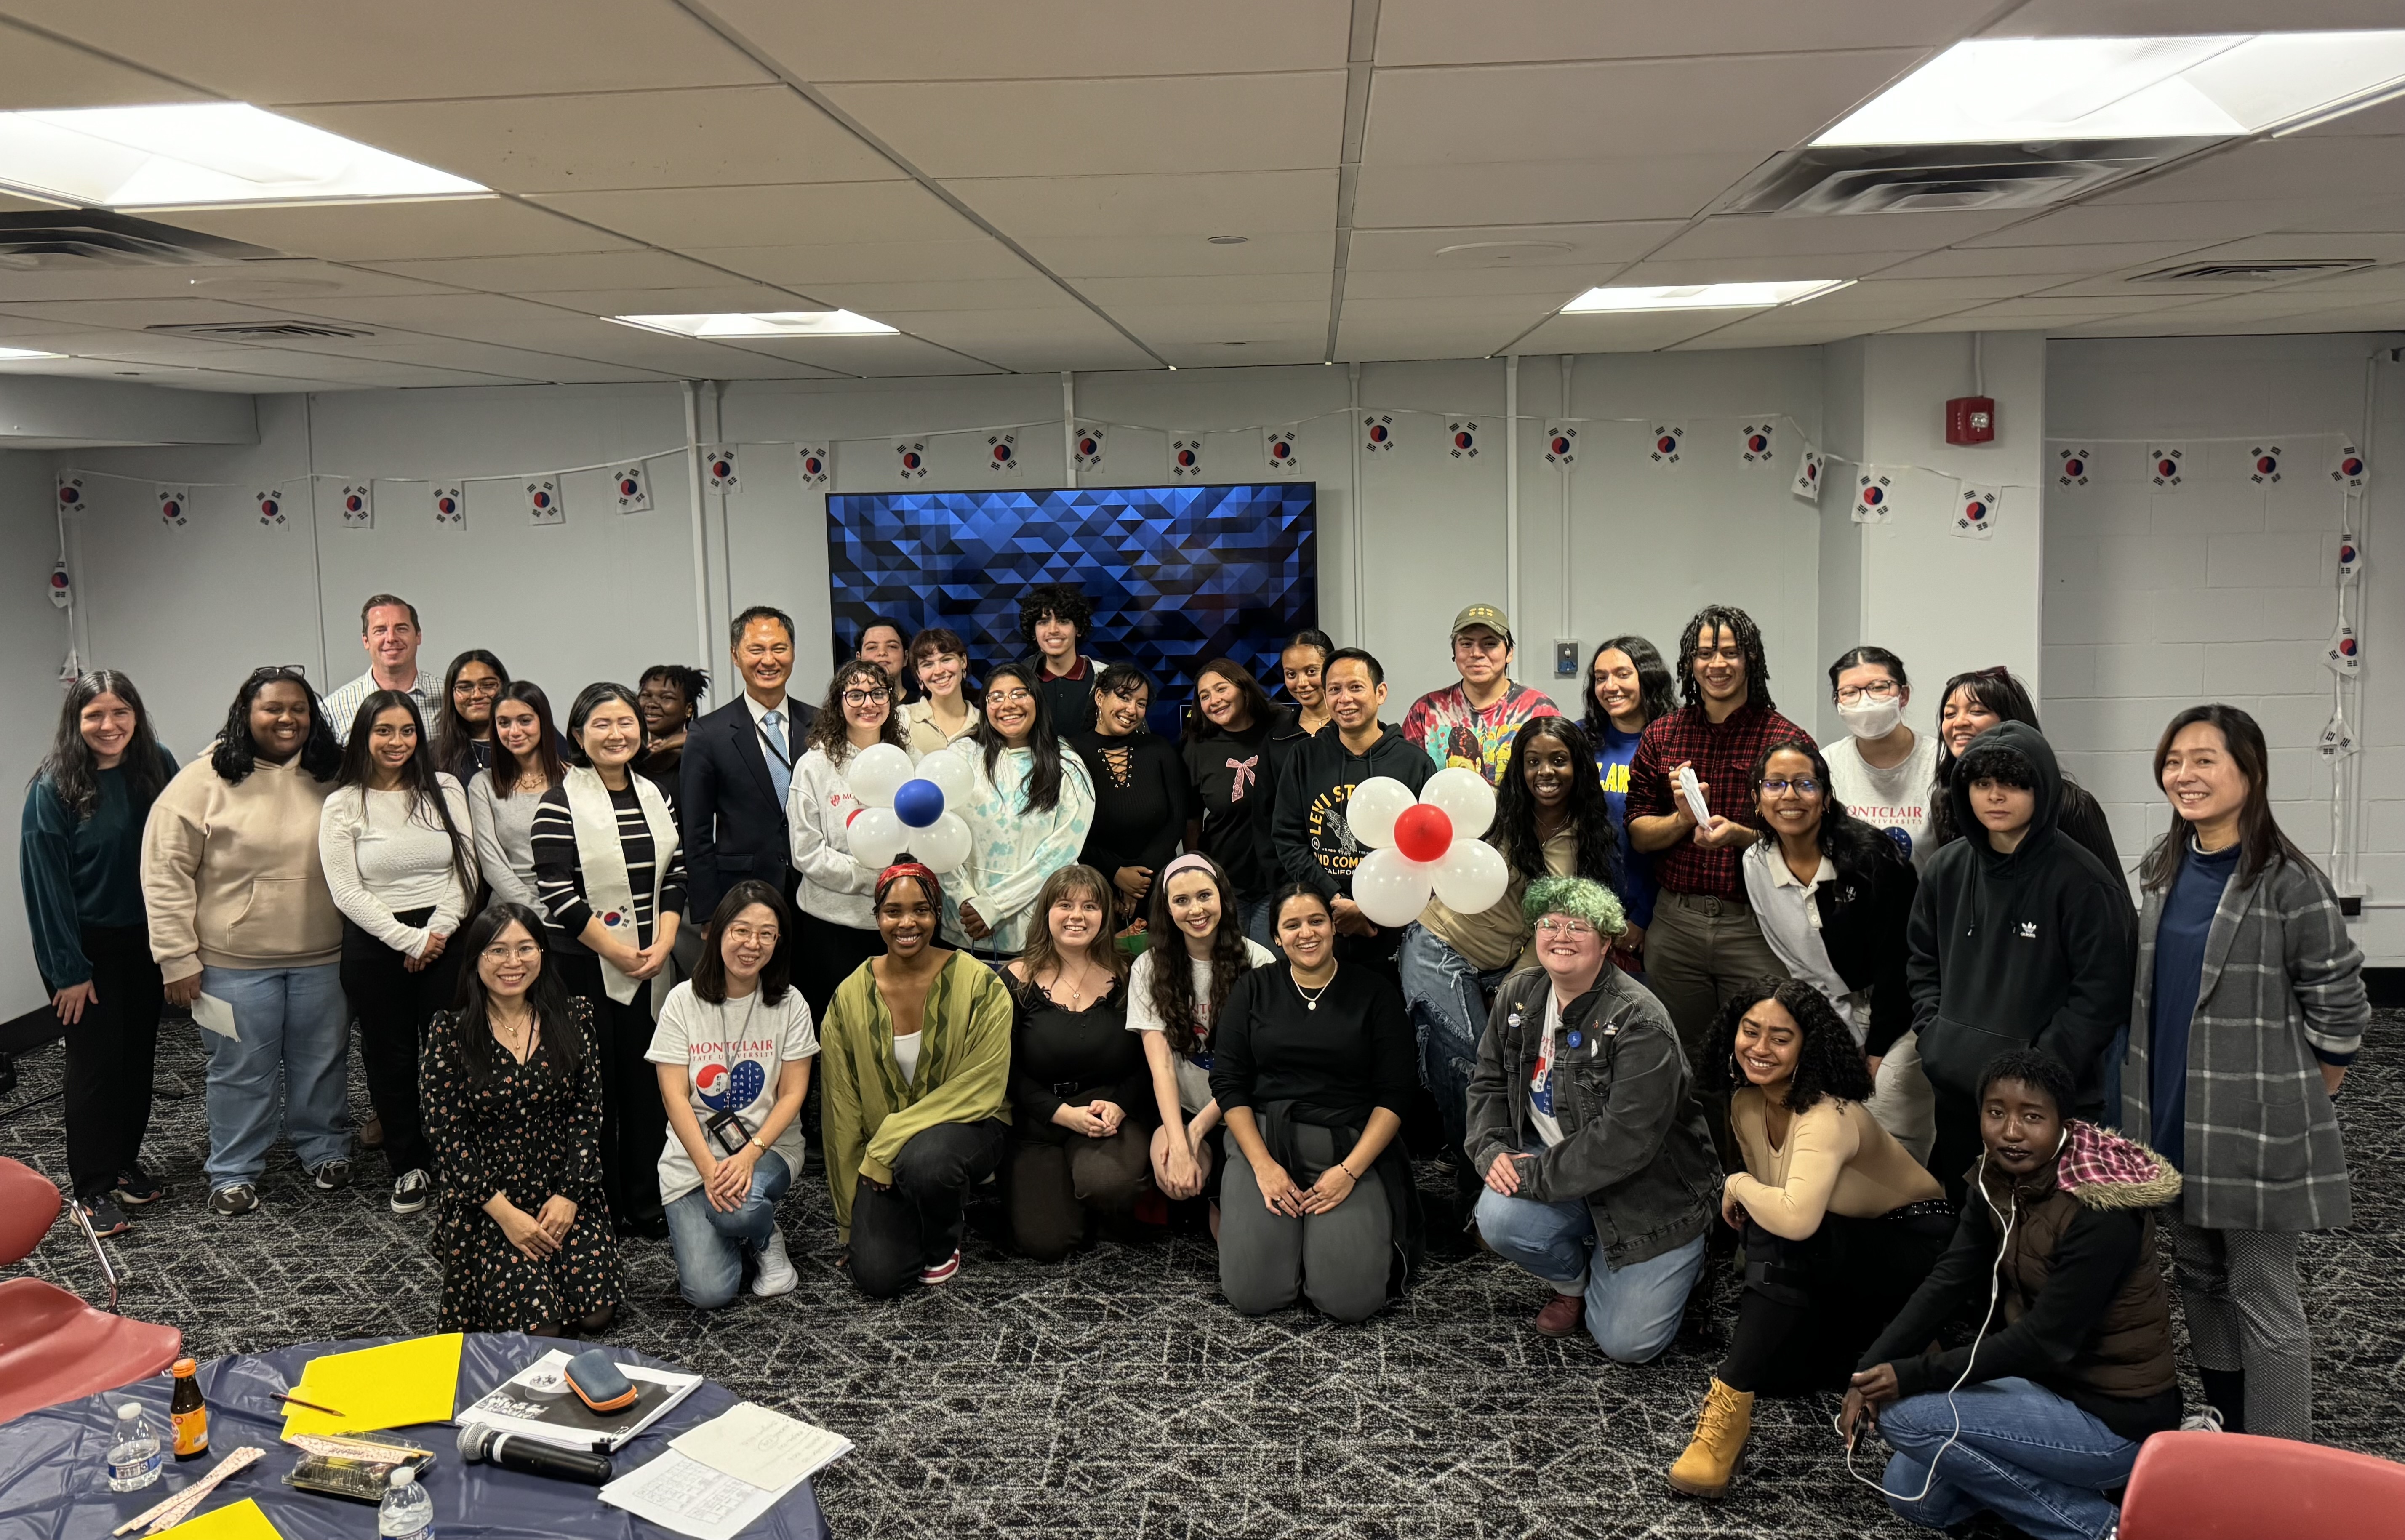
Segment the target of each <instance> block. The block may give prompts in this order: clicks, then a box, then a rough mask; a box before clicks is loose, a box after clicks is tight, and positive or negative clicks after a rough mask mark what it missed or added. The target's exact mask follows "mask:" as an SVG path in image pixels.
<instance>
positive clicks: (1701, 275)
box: [1609, 252, 1894, 287]
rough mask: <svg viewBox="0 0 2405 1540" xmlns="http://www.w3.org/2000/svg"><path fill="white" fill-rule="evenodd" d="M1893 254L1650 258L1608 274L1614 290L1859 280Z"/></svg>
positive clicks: (1884, 263)
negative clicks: (1643, 286)
mask: <svg viewBox="0 0 2405 1540" xmlns="http://www.w3.org/2000/svg"><path fill="white" fill-rule="evenodd" d="M1893 255H1894V253H1892V252H1883V253H1876V254H1871V253H1858V254H1854V255H1849V256H1844V257H1689V258H1684V259H1669V258H1666V257H1652V258H1648V259H1645V260H1644V261H1641V262H1638V263H1635V264H1633V265H1631V266H1628V267H1624V268H1622V269H1620V270H1619V271H1618V272H1616V273H1612V274H1611V275H1610V279H1609V282H1610V283H1611V284H1612V285H1614V286H1615V287H1626V286H1628V285H1631V284H1773V283H1790V282H1795V281H1799V280H1802V279H1806V278H1862V277H1866V276H1868V275H1869V274H1871V273H1876V272H1878V271H1879V270H1880V269H1883V268H1885V267H1887V266H1889V265H1890V260H1889V259H1891V258H1892V257H1893Z"/></svg>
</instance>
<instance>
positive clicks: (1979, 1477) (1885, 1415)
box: [1878, 1377, 2138, 1540]
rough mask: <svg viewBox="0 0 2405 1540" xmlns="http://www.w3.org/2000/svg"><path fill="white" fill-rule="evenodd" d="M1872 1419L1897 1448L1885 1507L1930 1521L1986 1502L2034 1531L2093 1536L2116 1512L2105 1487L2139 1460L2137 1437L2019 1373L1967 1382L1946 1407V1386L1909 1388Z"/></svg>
mask: <svg viewBox="0 0 2405 1540" xmlns="http://www.w3.org/2000/svg"><path fill="white" fill-rule="evenodd" d="M1958 1414H1959V1415H1960V1417H1961V1419H1962V1433H1961V1434H1960V1435H1956V1434H1955V1432H1954V1424H1955V1418H1956V1417H1957V1415H1958ZM1878 1426H1879V1432H1880V1433H1881V1434H1882V1435H1885V1436H1886V1438H1887V1441H1888V1443H1889V1445H1890V1446H1892V1448H1893V1449H1894V1450H1895V1454H1894V1455H1893V1456H1892V1458H1891V1459H1890V1460H1889V1461H1888V1463H1887V1476H1886V1479H1885V1480H1884V1481H1883V1482H1882V1483H1881V1485H1882V1486H1883V1487H1884V1488H1885V1489H1886V1491H1887V1494H1888V1495H1887V1501H1888V1506H1890V1507H1892V1508H1893V1509H1895V1511H1896V1512H1897V1513H1898V1514H1900V1515H1901V1516H1903V1517H1904V1518H1906V1519H1910V1520H1912V1522H1914V1523H1916V1524H1920V1525H1923V1526H1925V1527H1926V1528H1929V1529H1933V1530H1942V1529H1950V1528H1952V1527H1953V1526H1954V1525H1956V1524H1959V1523H1962V1521H1963V1520H1964V1519H1969V1518H1970V1517H1971V1516H1972V1515H1973V1514H1975V1513H1977V1512H1979V1511H1981V1510H1982V1509H1985V1510H1987V1511H1988V1512H1990V1513H1994V1514H1999V1515H2001V1516H2002V1517H2003V1518H2004V1519H2006V1520H2008V1521H2009V1522H2011V1523H2013V1524H2014V1525H2016V1526H2018V1528H2020V1529H2022V1530H2024V1531H2026V1532H2028V1533H2029V1534H2030V1535H2031V1536H2032V1540H2097V1537H2098V1536H2100V1535H2103V1534H2104V1533H2108V1532H2110V1531H2111V1529H2112V1528H2113V1526H2114V1525H2115V1523H2117V1521H2118V1517H2119V1513H2118V1510H2117V1509H2116V1508H2115V1507H2114V1506H2113V1505H2112V1504H2111V1503H2110V1502H2108V1501H2106V1500H2105V1497H2104V1493H2105V1492H2107V1491H2111V1490H2112V1489H2113V1488H2115V1487H2119V1486H2124V1485H2126V1484H2127V1483H2128V1482H2129V1479H2130V1467H2131V1465H2134V1464H2136V1463H2137V1460H2138V1446H2137V1445H2136V1444H2134V1443H2132V1442H2131V1441H2130V1440H2129V1439H2127V1438H2124V1437H2122V1436H2121V1435H2119V1434H2117V1433H2115V1432H2114V1431H2113V1430H2112V1429H2110V1428H2108V1427H2106V1426H2105V1425H2104V1424H2103V1423H2102V1422H2100V1421H2097V1420H2096V1419H2095V1418H2094V1417H2092V1416H2090V1415H2089V1413H2088V1412H2086V1411H2084V1410H2082V1409H2081V1408H2080V1407H2078V1406H2076V1405H2074V1403H2072V1402H2070V1401H2067V1400H2065V1399H2063V1398H2062V1397H2061V1396H2060V1395H2057V1394H2055V1393H2053V1392H2052V1391H2050V1390H2047V1389H2046V1388H2045V1387H2044V1386H2042V1385H2036V1384H2032V1383H2031V1382H2030V1381H2029V1380H2027V1379H2019V1378H2018V1377H2012V1378H2007V1379H1990V1380H1989V1381H1987V1382H1986V1383H1984V1384H1978V1385H1965V1386H1963V1387H1962V1389H1961V1390H1959V1391H1957V1392H1955V1393H1954V1395H1953V1405H1952V1406H1951V1407H1949V1406H1948V1404H1947V1397H1945V1396H1943V1395H1915V1396H1910V1397H1907V1398H1906V1399H1905V1400H1902V1401H1899V1402H1897V1403H1896V1404H1895V1405H1894V1406H1892V1407H1888V1409H1887V1410H1886V1411H1884V1412H1881V1413H1880V1414H1879V1420H1878ZM1949 1438H1951V1439H1952V1440H1953V1442H1952V1445H1951V1447H1950V1448H1949V1447H1948V1439H1949ZM1924 1489H1925V1490H1926V1495H1925V1496H1919V1497H1918V1498H1917V1499H1916V1496H1915V1494H1917V1493H1920V1492H1922V1491H1924Z"/></svg>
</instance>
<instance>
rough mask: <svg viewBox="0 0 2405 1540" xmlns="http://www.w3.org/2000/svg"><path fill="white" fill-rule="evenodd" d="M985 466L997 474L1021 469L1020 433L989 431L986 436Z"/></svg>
mask: <svg viewBox="0 0 2405 1540" xmlns="http://www.w3.org/2000/svg"><path fill="white" fill-rule="evenodd" d="M985 468H986V469H988V470H991V471H993V472H995V473H997V474H999V473H1001V472H1003V471H1006V470H1016V469H1019V435H1018V434H1016V433H989V434H987V435H986V436H985Z"/></svg>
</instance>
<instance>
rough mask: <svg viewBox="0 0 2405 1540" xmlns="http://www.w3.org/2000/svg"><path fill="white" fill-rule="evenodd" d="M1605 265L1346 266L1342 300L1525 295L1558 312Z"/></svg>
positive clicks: (1434, 301) (1440, 300) (1438, 301)
mask: <svg viewBox="0 0 2405 1540" xmlns="http://www.w3.org/2000/svg"><path fill="white" fill-rule="evenodd" d="M1610 271H1611V270H1610V268H1598V269H1596V270H1595V271H1592V272H1582V271H1581V270H1580V269H1578V268H1568V267H1554V266H1551V265H1542V266H1535V267H1512V266H1509V265H1505V266H1500V267H1482V268H1456V269H1450V270H1446V269H1420V270H1414V271H1408V272H1402V273H1381V272H1371V273H1363V272H1360V271H1358V270H1357V269H1356V270H1349V271H1347V272H1346V273H1345V275H1344V301H1345V303H1347V304H1348V305H1349V304H1351V303H1352V302H1353V301H1355V300H1411V301H1417V302H1419V303H1421V304H1429V305H1442V304H1444V303H1447V302H1449V301H1456V300H1463V299H1469V298H1472V297H1481V298H1484V297H1489V296H1501V295H1526V296H1527V297H1528V298H1529V299H1531V300H1535V301H1541V302H1542V305H1543V308H1545V309H1548V310H1558V309H1560V308H1561V307H1562V306H1563V305H1566V304H1568V303H1569V301H1572V300H1575V299H1577V298H1578V297H1579V296H1580V295H1582V294H1583V293H1585V292H1586V291H1587V290H1588V289H1589V288H1591V287H1594V286H1595V281H1596V279H1598V278H1603V277H1607V276H1609V274H1610Z"/></svg>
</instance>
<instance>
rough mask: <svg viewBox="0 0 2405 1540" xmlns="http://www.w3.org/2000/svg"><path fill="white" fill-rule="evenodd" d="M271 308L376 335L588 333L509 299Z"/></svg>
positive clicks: (570, 316)
mask: <svg viewBox="0 0 2405 1540" xmlns="http://www.w3.org/2000/svg"><path fill="white" fill-rule="evenodd" d="M228 308H232V307H228ZM277 308H278V310H279V311H280V313H282V314H284V315H298V316H303V317H306V316H324V317H327V318H329V319H332V320H337V321H358V322H360V323H362V324H364V325H367V326H371V327H375V328H378V329H384V328H392V329H397V330H401V331H424V332H429V333H431V334H432V335H435V336H462V337H475V338H479V339H483V340H485V341H488V342H500V341H508V340H513V336H512V329H540V328H543V327H545V326H555V327H556V326H558V325H560V324H561V323H563V322H565V323H567V324H568V325H570V326H571V327H573V328H575V329H589V327H588V322H589V319H590V318H589V317H588V316H586V315H580V314H578V313H576V312H573V311H563V310H560V309H558V308H556V307H554V306H551V305H545V304H538V303H536V302H535V301H531V300H516V299H512V298H511V297H509V296H508V295H505V294H435V295H395V296H389V297H371V298H365V299H353V298H351V297H349V296H340V297H337V298H334V299H331V300H311V301H307V302H306V303H305V304H302V303H294V302H291V301H287V302H286V303H284V304H283V305H281V306H279V307H277ZM266 313H267V312H266V311H265V310H264V308H263V307H260V308H251V309H247V310H246V312H245V314H246V315H247V316H250V317H254V318H255V317H256V316H258V315H262V314H266ZM590 324H592V325H598V324H602V323H598V322H591V323H590ZM622 329H623V328H622Z"/></svg>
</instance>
